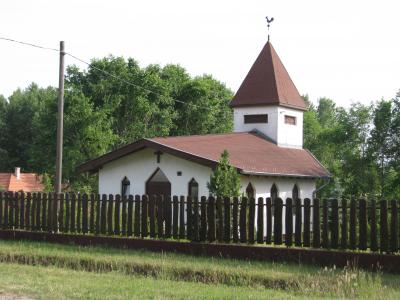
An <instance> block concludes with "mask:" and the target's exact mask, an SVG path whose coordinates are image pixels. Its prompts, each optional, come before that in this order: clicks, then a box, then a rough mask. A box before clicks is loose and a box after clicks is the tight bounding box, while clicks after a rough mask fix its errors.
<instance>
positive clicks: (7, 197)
mask: <svg viewBox="0 0 400 300" xmlns="http://www.w3.org/2000/svg"><path fill="white" fill-rule="evenodd" d="M9 202H10V193H8V192H5V193H4V223H3V229H7V228H8V207H9Z"/></svg>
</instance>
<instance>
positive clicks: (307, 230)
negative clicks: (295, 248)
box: [303, 198, 311, 247]
mask: <svg viewBox="0 0 400 300" xmlns="http://www.w3.org/2000/svg"><path fill="white" fill-rule="evenodd" d="M310 222H311V200H310V199H309V198H305V199H304V233H303V246H304V247H310V246H311V224H310Z"/></svg>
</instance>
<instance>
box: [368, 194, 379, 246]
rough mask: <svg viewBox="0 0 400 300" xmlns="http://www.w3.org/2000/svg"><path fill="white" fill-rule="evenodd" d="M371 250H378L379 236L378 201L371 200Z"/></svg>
mask: <svg viewBox="0 0 400 300" xmlns="http://www.w3.org/2000/svg"><path fill="white" fill-rule="evenodd" d="M370 214H371V245H370V248H371V251H374V252H376V251H378V236H377V226H376V225H377V219H376V201H375V200H374V199H373V200H371V213H370Z"/></svg>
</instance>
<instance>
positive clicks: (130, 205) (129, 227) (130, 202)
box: [126, 195, 133, 236]
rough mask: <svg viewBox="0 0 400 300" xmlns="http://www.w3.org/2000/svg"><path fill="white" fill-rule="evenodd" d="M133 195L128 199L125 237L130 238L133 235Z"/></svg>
mask: <svg viewBox="0 0 400 300" xmlns="http://www.w3.org/2000/svg"><path fill="white" fill-rule="evenodd" d="M132 222H133V195H129V197H128V224H127V229H126V231H127V235H128V236H132V234H133V224H132Z"/></svg>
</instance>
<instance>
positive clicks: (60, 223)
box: [58, 193, 65, 232]
mask: <svg viewBox="0 0 400 300" xmlns="http://www.w3.org/2000/svg"><path fill="white" fill-rule="evenodd" d="M59 197H60V210H59V212H58V230H59V232H64V205H65V204H64V202H65V195H64V194H63V193H61V194H60V195H59Z"/></svg>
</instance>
